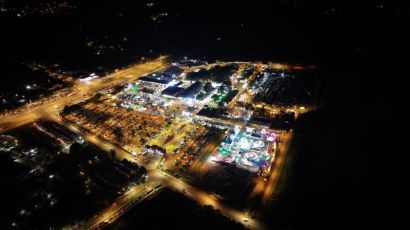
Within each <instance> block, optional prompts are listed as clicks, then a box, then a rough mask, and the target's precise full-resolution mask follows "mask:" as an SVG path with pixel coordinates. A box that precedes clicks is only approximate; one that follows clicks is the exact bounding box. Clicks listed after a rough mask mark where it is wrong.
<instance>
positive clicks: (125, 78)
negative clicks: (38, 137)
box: [0, 58, 286, 229]
mask: <svg viewBox="0 0 410 230" xmlns="http://www.w3.org/2000/svg"><path fill="white" fill-rule="evenodd" d="M166 67H168V64H167V63H165V62H164V58H159V59H156V60H154V61H152V62H148V63H144V64H139V65H135V66H132V67H130V68H128V69H125V70H122V71H118V72H116V73H113V74H111V75H109V76H107V77H104V78H100V79H97V80H95V81H93V82H91V83H89V84H84V83H76V84H75V86H74V93H70V94H69V95H64V96H63V95H61V96H59V97H56V98H54V99H52V100H51V99H50V100H48V101H47V102H46V103H43V104H42V103H38V104H35V105H31V106H30V105H29V106H27V107H30V108H27V109H23V110H22V111H20V112H16V113H14V114H8V115H6V116H2V117H0V133H1V132H4V131H6V130H9V129H13V128H15V127H18V126H20V125H22V124H25V123H29V122H33V121H35V120H37V119H38V118H49V119H51V120H54V121H55V122H58V123H60V124H62V125H64V126H66V127H67V128H69V129H70V130H72V131H74V132H75V133H77V134H79V135H81V136H83V137H84V139H85V140H87V141H89V142H91V143H93V144H95V145H97V146H99V147H101V148H102V149H104V150H107V151H110V150H115V151H116V153H117V156H118V157H120V158H125V159H127V160H129V161H131V162H135V163H138V164H140V165H143V166H144V167H146V169H147V171H148V181H147V183H146V184H145V185H137V186H135V187H133V188H131V189H130V191H129V192H127V193H126V194H124V195H123V196H121V197H119V198H118V200H117V201H116V202H115V204H114V205H113V206H110V207H109V208H107V209H106V210H104V211H103V212H102V213H100V214H99V215H98V216H96V217H95V218H92V219H91V220H88V221H87V222H86V224H85V225H84V226H81V227H80V228H81V229H95V228H97V227H98V226H100V225H101V224H102V223H103V222H112V221H113V220H114V219H116V218H118V217H119V216H120V215H121V214H122V213H124V210H126V209H127V207H129V205H130V204H133V203H135V201H138V200H142V199H143V198H144V197H146V196H147V195H148V194H145V192H146V189H147V186H148V187H150V189H151V188H152V187H153V186H158V185H165V186H167V187H169V188H171V189H173V190H175V191H179V192H182V193H184V194H186V195H187V196H188V197H191V198H192V199H194V200H196V201H197V202H198V203H200V204H203V205H212V206H213V207H214V208H216V209H219V210H220V211H221V213H222V214H224V215H225V216H227V217H229V218H231V219H233V220H235V221H237V222H240V223H242V224H244V225H245V226H247V227H248V228H250V229H264V228H265V227H264V225H263V223H262V222H260V221H259V220H258V219H252V218H249V216H248V214H247V213H245V212H244V211H241V210H237V209H233V208H231V207H228V206H226V205H223V204H222V203H221V202H219V201H218V199H217V198H215V197H214V195H212V194H209V193H206V192H204V191H201V190H199V189H197V188H195V187H193V186H191V185H188V184H186V183H185V182H183V181H181V180H179V179H176V178H174V177H172V176H170V175H168V174H165V173H163V172H162V171H160V170H158V169H157V162H155V161H151V162H149V163H148V164H146V163H144V162H143V160H142V159H141V158H138V157H134V156H132V155H131V154H129V153H128V152H126V151H124V150H123V149H121V148H118V147H116V146H114V145H112V144H111V143H109V142H107V141H105V140H102V139H100V138H98V137H97V136H95V135H93V134H89V133H84V132H83V131H81V130H80V129H78V128H77V127H75V126H73V125H71V124H68V123H65V122H63V121H62V119H61V118H60V117H59V115H58V113H59V110H61V109H62V108H63V107H64V106H65V105H70V104H74V103H78V102H80V101H83V100H85V99H87V98H89V97H91V96H92V95H93V94H94V93H95V92H97V91H98V90H100V89H103V88H107V87H110V86H112V85H117V84H121V83H126V82H130V81H133V80H135V79H137V78H138V77H140V76H143V75H146V74H149V73H151V72H156V71H160V70H162V69H164V68H166ZM221 122H222V121H221ZM283 149H286V148H282V151H281V152H285V150H283ZM284 156H285V154H280V156H279V157H282V158H284ZM277 161H280V162H279V163H280V164H282V163H281V162H282V161H283V159H277ZM277 164H278V162H277ZM279 171H280V168H278V169H276V167H275V169H274V170H273V172H272V174H271V177H270V179H269V182H268V184H267V186H266V190H265V191H264V200H266V201H267V200H268V199H269V198H270V195H271V194H272V191H273V189H274V184H275V182H276V181H277V176H278V174H279Z"/></svg>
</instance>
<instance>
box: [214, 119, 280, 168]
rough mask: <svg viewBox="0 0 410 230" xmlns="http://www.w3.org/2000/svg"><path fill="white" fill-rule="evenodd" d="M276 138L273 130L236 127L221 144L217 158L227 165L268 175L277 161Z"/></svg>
mask: <svg viewBox="0 0 410 230" xmlns="http://www.w3.org/2000/svg"><path fill="white" fill-rule="evenodd" d="M276 137H277V135H276V133H275V132H273V131H272V130H266V129H254V128H250V127H246V128H244V129H240V128H238V127H236V128H235V129H234V130H233V131H231V132H230V133H229V134H228V136H227V137H226V138H225V139H224V141H223V142H222V143H221V145H220V146H219V148H218V151H217V153H216V157H217V159H218V160H220V161H224V162H225V163H230V164H235V165H236V166H238V167H240V168H243V169H246V170H249V171H252V172H255V173H262V174H267V173H269V171H270V167H271V164H272V162H273V160H274V159H275V152H276Z"/></svg>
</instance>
